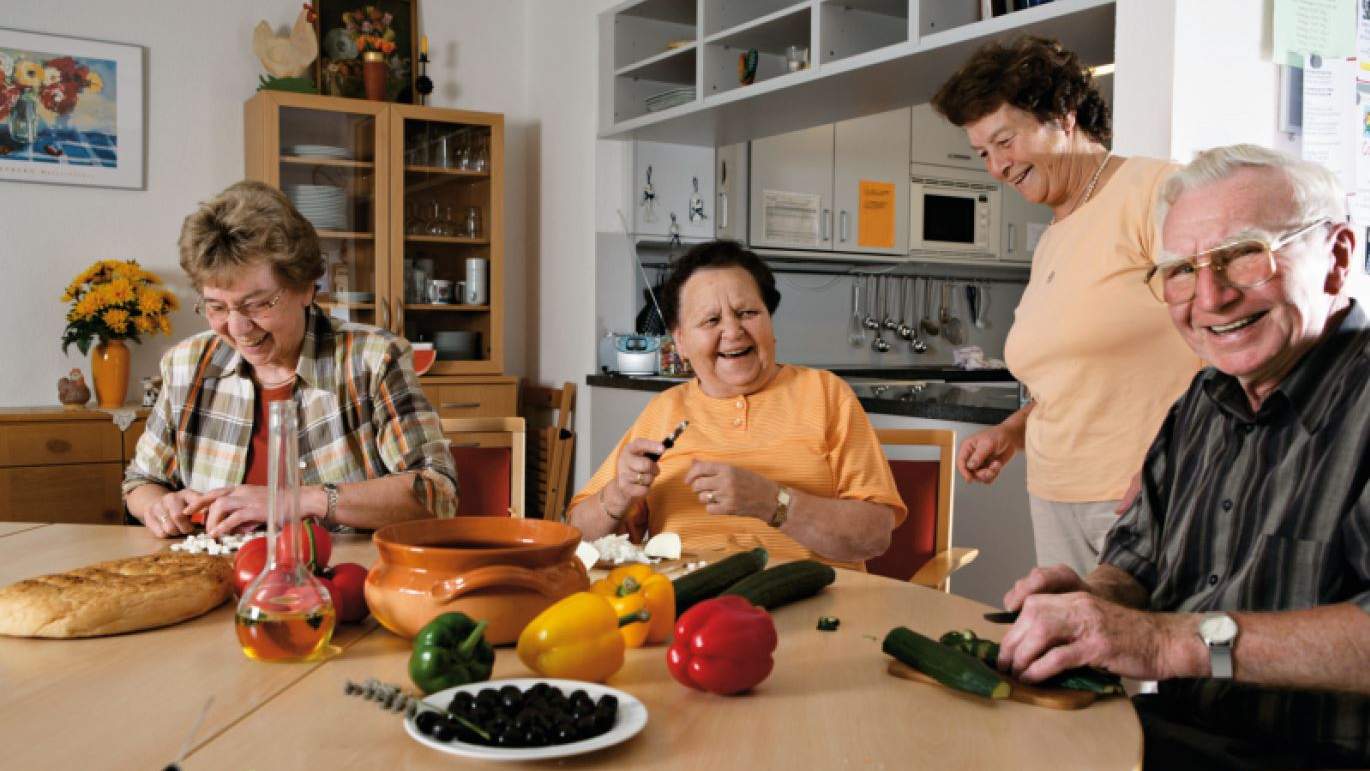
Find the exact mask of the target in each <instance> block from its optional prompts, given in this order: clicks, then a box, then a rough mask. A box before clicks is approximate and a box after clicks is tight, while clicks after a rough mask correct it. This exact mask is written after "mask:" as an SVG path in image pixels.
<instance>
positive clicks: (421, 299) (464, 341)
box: [392, 115, 494, 374]
mask: <svg viewBox="0 0 1370 771" xmlns="http://www.w3.org/2000/svg"><path fill="white" fill-rule="evenodd" d="M399 126H400V128H399V129H398V130H397V131H396V132H395V133H397V134H398V135H399V136H398V138H400V139H401V141H402V148H401V151H402V157H403V164H404V166H403V175H402V176H403V184H402V185H401V186H399V189H398V190H397V192H396V194H397V198H396V200H395V201H394V202H393V204H392V205H394V206H398V207H400V211H402V212H403V223H402V227H403V229H404V232H403V244H404V247H403V250H402V252H401V253H402V260H403V262H402V265H401V266H400V271H399V275H396V276H395V278H396V279H397V280H402V281H403V291H402V292H401V290H400V288H399V287H395V288H393V290H392V295H395V296H397V297H399V296H400V295H401V294H402V295H403V297H402V299H403V302H404V311H403V315H402V323H401V327H400V328H401V329H402V330H403V334H404V336H405V337H407V338H408V339H409V340H411V341H416V342H417V341H426V342H432V343H433V347H434V348H435V349H436V351H437V364H436V365H435V366H434V369H433V372H434V373H435V374H441V373H455V372H461V371H469V370H468V368H470V367H472V366H473V365H475V364H476V363H478V362H489V361H490V360H491V346H492V340H491V329H492V321H491V319H492V313H491V307H492V304H491V300H490V298H491V287H492V285H493V284H492V277H493V276H494V273H493V269H494V268H493V266H492V264H491V238H490V227H491V219H490V218H491V209H490V206H491V200H492V197H491V190H492V185H491V180H492V163H493V161H492V155H491V152H492V148H491V139H492V136H491V127H490V126H489V125H481V124H476V123H460V122H448V121H439V120H432V119H427V118H419V117H415V116H410V115H407V116H405V117H403V118H402V119H401V120H400V122H399ZM397 224H398V223H397Z"/></svg>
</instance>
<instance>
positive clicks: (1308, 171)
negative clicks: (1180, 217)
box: [1156, 145, 1346, 233]
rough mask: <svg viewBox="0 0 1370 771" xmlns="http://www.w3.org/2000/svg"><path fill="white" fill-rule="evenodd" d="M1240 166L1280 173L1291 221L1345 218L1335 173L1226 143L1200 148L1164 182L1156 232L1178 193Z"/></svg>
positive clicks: (1220, 177) (1263, 150)
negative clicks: (1290, 195) (1290, 202)
mask: <svg viewBox="0 0 1370 771" xmlns="http://www.w3.org/2000/svg"><path fill="white" fill-rule="evenodd" d="M1242 169H1278V170H1280V171H1282V172H1284V176H1285V179H1288V180H1289V184H1290V186H1292V187H1293V189H1294V206H1295V207H1296V209H1297V211H1295V212H1294V213H1295V214H1296V215H1297V216H1295V217H1294V221H1295V222H1300V223H1302V222H1311V221H1313V220H1315V219H1319V218H1321V217H1327V218H1329V219H1331V220H1333V221H1335V222H1345V221H1346V194H1345V193H1344V192H1342V188H1341V183H1340V182H1338V181H1337V175H1335V174H1333V173H1332V172H1331V171H1329V170H1328V169H1326V168H1325V167H1323V166H1320V165H1318V164H1316V163H1313V162H1312V161H1304V160H1300V159H1298V158H1291V157H1290V156H1288V155H1285V154H1284V153H1280V152H1276V151H1274V150H1271V149H1269V148H1266V147H1261V146H1259V145H1228V146H1226V147H1214V148H1213V149H1211V150H1204V151H1203V152H1201V153H1199V154H1198V155H1196V156H1194V160H1192V161H1190V162H1189V165H1187V166H1185V167H1184V168H1182V169H1180V170H1179V171H1177V172H1175V173H1174V174H1172V175H1171V176H1170V178H1169V179H1167V180H1166V181H1165V183H1164V185H1163V186H1162V187H1161V200H1160V201H1159V202H1158V203H1157V206H1156V232H1157V233H1159V232H1161V229H1162V227H1163V226H1164V225H1165V217H1166V214H1167V213H1168V212H1169V211H1170V206H1171V204H1173V203H1175V200H1176V199H1177V198H1179V197H1180V196H1181V195H1183V194H1184V193H1186V192H1188V191H1190V190H1195V189H1197V188H1201V187H1205V186H1207V185H1211V184H1213V183H1215V182H1221V181H1222V180H1224V179H1227V178H1228V177H1230V176H1232V175H1233V174H1236V173H1237V172H1238V171H1241V170H1242Z"/></svg>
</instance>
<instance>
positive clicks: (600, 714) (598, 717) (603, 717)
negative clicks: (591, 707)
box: [594, 710, 614, 736]
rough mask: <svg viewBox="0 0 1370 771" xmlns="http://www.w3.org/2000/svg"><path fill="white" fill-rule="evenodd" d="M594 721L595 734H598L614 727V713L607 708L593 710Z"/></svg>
mask: <svg viewBox="0 0 1370 771" xmlns="http://www.w3.org/2000/svg"><path fill="white" fill-rule="evenodd" d="M594 723H595V736H599V735H600V734H602V733H604V732H605V731H608V730H609V729H610V728H613V727H614V713H612V712H609V711H607V710H598V711H596V712H595V717H594Z"/></svg>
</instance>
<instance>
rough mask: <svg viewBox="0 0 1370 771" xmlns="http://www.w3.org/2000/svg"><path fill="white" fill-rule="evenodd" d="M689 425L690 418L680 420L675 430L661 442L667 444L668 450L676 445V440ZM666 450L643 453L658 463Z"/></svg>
mask: <svg viewBox="0 0 1370 771" xmlns="http://www.w3.org/2000/svg"><path fill="white" fill-rule="evenodd" d="M689 425H690V421H688V420H682V421H680V422H679V423H677V424H676V427H675V430H674V431H672V432H671V435H670V436H668V437H666V438H665V439H662V440H661V443H662V444H664V445H665V446H666V450H669V449H671V448H672V447H675V440H677V439H679V438H680V435H681V434H683V433H684V432H685V428H686V426H689ZM666 450H662V451H661V452H644V453H642V454H643V455H646V456H647V457H648V458H651V459H652V462H653V463H656V462H657V461H659V460H661V456H662V455H664V454H665V452H666Z"/></svg>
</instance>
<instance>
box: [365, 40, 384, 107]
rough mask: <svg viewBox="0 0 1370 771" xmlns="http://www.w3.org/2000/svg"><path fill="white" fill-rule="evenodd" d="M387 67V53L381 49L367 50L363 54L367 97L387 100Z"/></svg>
mask: <svg viewBox="0 0 1370 771" xmlns="http://www.w3.org/2000/svg"><path fill="white" fill-rule="evenodd" d="M387 69H388V68H387V67H386V64H385V54H383V53H381V52H380V51H366V52H365V53H363V54H362V86H363V87H365V89H366V98H367V99H370V100H372V101H376V102H383V101H385V76H386V75H387V72H386V70H387Z"/></svg>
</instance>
